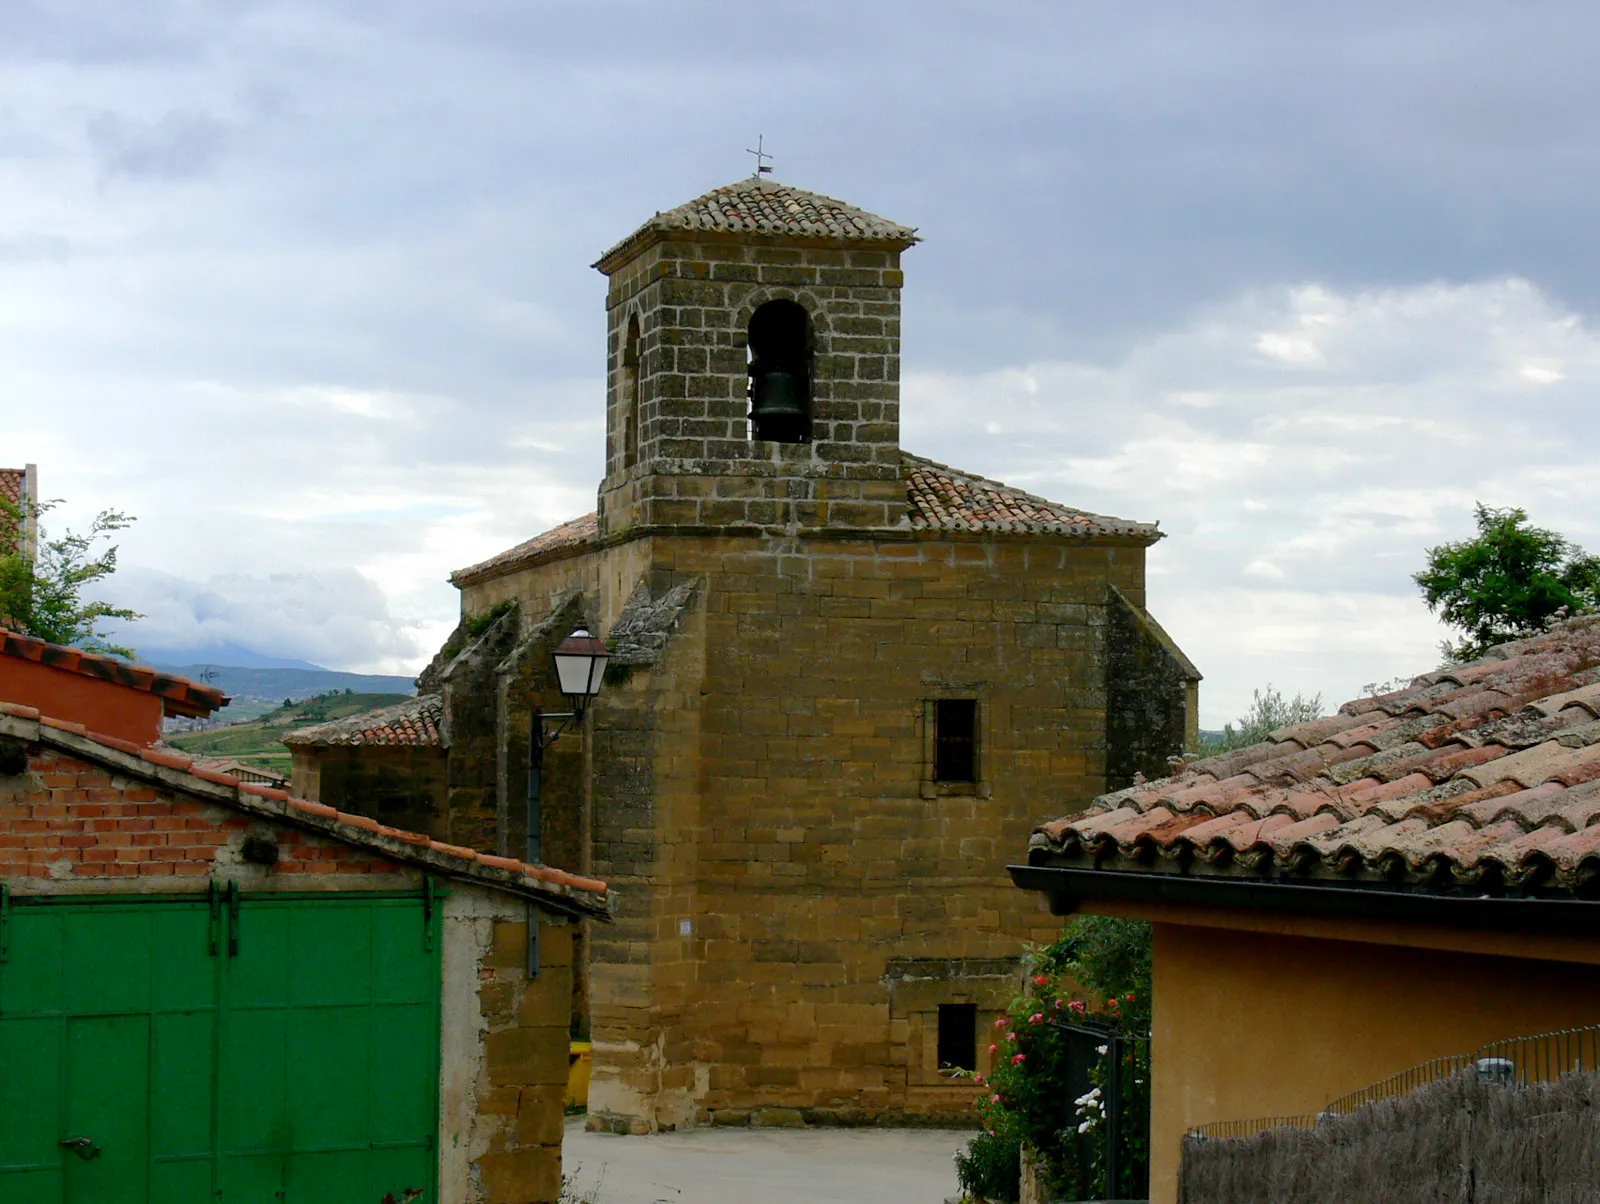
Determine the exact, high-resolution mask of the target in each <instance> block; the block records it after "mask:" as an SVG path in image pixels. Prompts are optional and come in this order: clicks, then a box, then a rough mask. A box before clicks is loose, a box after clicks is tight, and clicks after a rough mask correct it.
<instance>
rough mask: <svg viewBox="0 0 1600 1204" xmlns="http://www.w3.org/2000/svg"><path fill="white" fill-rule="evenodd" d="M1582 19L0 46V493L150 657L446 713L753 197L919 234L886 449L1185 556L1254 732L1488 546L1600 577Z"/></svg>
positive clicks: (1370, 14)
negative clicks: (898, 443) (728, 201)
mask: <svg viewBox="0 0 1600 1204" xmlns="http://www.w3.org/2000/svg"><path fill="white" fill-rule="evenodd" d="M1597 48H1600V10H1597V9H1595V8H1594V6H1593V5H1592V4H1585V3H1581V2H1577V0H1573V2H1570V3H1554V4H1551V3H1537V2H1532V0H1518V2H1517V3H1515V4H1509V3H1504V2H1503V0H1502V2H1498V3H1494V4H1474V3H1467V2H1463V0H1454V2H1451V3H1440V4H1422V3H1404V2H1401V3H1395V2H1393V0H1386V2H1383V3H1377V2H1373V3H1365V2H1361V0H1346V2H1344V3H1340V4H1336V5H1329V4H1310V3H1271V4H1268V3H1260V4H1243V3H1241V4H1227V5H1222V4H1201V3H1195V2H1194V0H1185V2H1182V3H1180V2H1178V0H1168V2H1164V3H1127V2H1124V3H1121V4H1116V5H1108V4H1105V3H1103V2H1095V3H1076V2H1065V0H1044V2H1040V3H1026V2H1021V0H1008V2H1006V3H1003V4H995V3H952V2H944V0H921V2H920V3H888V2H880V3H875V4H860V3H831V2H829V0H806V2H805V3H803V4H795V3H780V2H773V0H768V2H767V3H764V4H760V5H744V6H736V5H730V4H713V3H686V2H673V0H653V2H651V3H642V2H641V3H634V2H617V0H571V2H556V0H503V2H497V3H487V2H474V0H450V2H445V0H436V2H432V3H422V2H417V0H370V2H368V0H350V2H337V0H327V2H322V3H304V4H291V3H275V2H271V0H263V2H259V3H257V2H252V0H238V2H234V3H210V4H208V3H200V2H195V0H189V2H182V3H159V2H156V0H118V2H117V3H115V4H107V3H104V2H103V0H41V2H39V3H24V2H19V0H0V407H3V412H0V418H3V422H0V462H5V463H21V462H23V461H25V460H31V461H36V462H37V463H38V464H39V466H40V473H41V478H42V484H43V487H44V492H45V494H46V495H47V496H54V497H62V498H65V499H67V505H65V506H64V507H63V508H62V509H61V510H60V511H59V512H58V513H57V514H56V515H54V516H52V518H53V519H55V520H56V524H57V525H60V523H61V522H62V521H65V522H66V523H68V524H81V523H82V522H83V521H84V520H85V519H86V518H87V517H88V516H89V515H90V514H91V513H92V512H93V511H95V510H96V509H99V508H101V507H105V506H116V507H120V508H122V509H124V510H127V511H130V512H132V513H133V514H135V515H137V516H138V520H139V521H138V523H137V524H136V525H135V526H134V527H133V529H132V530H131V531H129V532H127V533H125V535H124V537H123V539H122V547H123V552H122V563H123V568H122V570H121V571H120V572H119V573H118V575H117V577H116V578H115V579H114V580H115V585H114V587H113V588H112V590H111V593H112V596H113V599H114V600H115V601H118V602H123V603H125V604H131V605H134V606H136V607H137V608H139V609H140V610H143V611H145V612H147V613H148V615H149V618H148V619H147V620H146V621H144V622H143V623H141V624H139V625H137V626H136V627H134V628H133V629H132V630H131V631H130V632H128V633H127V635H128V637H129V638H130V639H131V640H132V641H133V642H135V643H136V644H139V643H142V644H144V645H146V646H150V647H162V646H167V647H170V646H174V645H180V644H181V645H195V644H204V643H206V642H209V641H230V642H236V643H240V644H244V645H247V646H250V647H253V648H255V649H257V650H258V651H261V652H265V653H271V654H276V655H280V656H289V657H302V658H305V659H307V660H311V661H315V662H317V663H320V664H323V665H327V666H330V667H336V668H347V669H359V670H368V671H382V672H405V671H410V670H413V669H415V668H418V667H420V665H421V664H422V663H424V662H425V661H426V659H427V657H428V656H429V655H430V654H431V652H432V651H433V649H434V648H435V647H436V646H437V644H438V643H439V641H440V640H441V639H442V637H443V636H444V635H445V634H446V633H447V632H448V630H449V628H450V627H451V626H452V625H453V622H454V616H455V611H456V606H457V598H456V594H455V591H454V590H453V589H452V588H451V587H450V586H449V585H448V583H447V582H446V580H445V578H446V575H447V574H448V573H449V571H450V570H451V569H453V568H457V567H460V566H462V565H464V564H468V563H470V562H472V561H474V560H477V559H480V558H482V557H484V556H486V555H489V554H491V553H493V552H495V551H498V550H500V549H501V548H504V547H506V546H509V545H510V544H512V543H515V542H517V541H519V540H522V539H525V538H527V537H528V536H530V535H532V534H534V533H536V532H537V531H539V530H541V529H543V528H544V527H546V526H549V525H551V524H553V523H556V522H560V521H563V520H565V519H568V518H571V517H574V516H575V515H577V514H580V513H582V512H584V511H586V510H589V509H591V508H592V507H593V501H594V487H595V484H596V482H597V480H598V477H599V474H600V471H601V453H602V447H601V444H602V440H603V433H604V428H603V414H602V397H601V389H602V380H603V369H604V327H603V296H604V290H603V280H602V278H601V277H600V276H599V275H598V274H597V273H595V272H594V271H592V270H591V269H590V267H589V264H590V263H592V262H593V260H594V259H595V257H596V256H597V255H598V253H599V252H600V251H602V250H604V249H605V248H606V247H607V246H609V245H610V244H611V243H612V242H614V241H615V240H617V239H618V238H620V237H621V236H622V235H624V234H626V233H627V232H628V231H630V230H631V229H632V228H633V227H634V226H636V225H637V224H638V223H639V222H640V221H642V220H643V219H645V218H647V217H648V216H650V214H651V213H653V212H655V211H656V210H658V209H665V208H669V207H671V206H673V205H676V204H679V203H681V202H683V201H685V200H688V199H689V198H690V197H693V196H695V195H697V194H698V193H701V192H704V191H706V190H707V189H709V188H712V187H715V186H717V185H720V184H724V183H727V182H729V181H731V180H732V179H734V178H736V177H739V176H741V175H745V174H748V172H749V170H750V168H749V160H748V157H747V156H746V155H745V154H744V153H743V152H744V148H745V147H747V146H751V145H753V144H754V141H755V138H756V136H757V135H758V134H764V135H765V137H766V140H767V145H768V147H769V148H770V149H772V150H773V151H774V152H775V153H776V155H777V178H779V179H780V180H783V181H785V182H788V183H793V184H796V185H799V186H801V187H805V188H811V189H814V190H816V191H819V192H824V193H828V194H831V195H833V196H837V197H841V198H843V199H846V200H849V201H851V202H854V203H856V204H859V205H862V206H863V207H865V208H868V209H871V210H874V211H876V212H879V213H882V214H884V215H886V216H888V217H891V218H894V219H896V220H899V221H903V222H906V223H908V224H912V225H915V226H918V227H919V228H920V230H921V232H922V235H923V236H924V238H925V239H926V241H925V242H924V243H923V244H922V245H920V246H918V247H916V248H915V249H913V250H912V251H910V252H908V253H907V255H906V257H905V259H906V262H905V267H906V273H907V281H906V291H905V332H904V361H903V367H904V373H905V380H904V407H903V423H904V438H903V442H904V443H905V445H906V446H907V447H908V448H909V449H910V450H912V451H916V452H918V453H921V454H924V455H929V456H932V457H934V458H935V459H940V460H944V461H947V462H954V463H957V464H959V465H960V466H962V467H965V468H969V469H971V470H973V471H976V472H980V473H983V474H985V475H988V476H992V477H997V478H999V479H1001V480H1005V481H1009V482H1011V483H1013V484H1017V485H1020V486H1023V487H1025V488H1028V489H1030V490H1032V491H1035V492H1039V493H1043V494H1046V495H1047V496H1049V497H1052V498H1055V499H1057V500H1060V501H1063V502H1066V503H1068V504H1071V505H1077V506H1082V507H1085V508H1088V509H1094V510H1099V511H1103V512H1109V513H1113V514H1118V515H1122V516H1125V517H1129V518H1137V519H1145V520H1151V519H1158V520H1160V522H1161V524H1162V527H1163V529H1164V530H1166V531H1167V532H1168V538H1167V539H1166V540H1164V541H1163V542H1162V543H1161V544H1159V545H1158V546H1157V547H1156V548H1154V549H1153V550H1152V552H1151V556H1150V572H1151V590H1150V605H1151V608H1152V610H1153V611H1154V613H1155V614H1156V615H1157V616H1158V617H1159V618H1160V619H1161V620H1162V622H1163V623H1164V624H1165V625H1166V626H1167V627H1168V629H1169V630H1170V631H1171V632H1172V633H1173V635H1174V636H1175V637H1176V638H1177V639H1178V640H1179V641H1180V642H1181V643H1182V644H1183V646H1184V647H1185V648H1186V649H1187V650H1188V651H1189V652H1190V654H1191V655H1192V656H1193V658H1194V660H1195V661H1196V662H1197V663H1198V665H1199V666H1200V668H1201V670H1202V671H1203V672H1204V673H1205V674H1206V682H1205V684H1204V686H1203V687H1202V693H1201V698H1202V720H1203V722H1205V723H1206V724H1207V725H1220V724H1221V722H1222V721H1223V720H1224V719H1229V718H1233V717H1235V716H1237V715H1238V714H1239V713H1240V712H1241V711H1242V710H1243V709H1244V708H1245V707H1246V706H1247V705H1248V703H1249V700H1250V692H1251V689H1252V687H1254V686H1258V685H1261V684H1264V683H1266V682H1268V681H1271V682H1274V683H1276V684H1277V685H1279V686H1280V687H1282V688H1284V689H1285V690H1287V691H1288V692H1290V693H1293V692H1295V691H1305V692H1307V693H1314V692H1321V693H1322V695H1323V699H1324V702H1325V703H1327V704H1328V705H1329V706H1330V707H1331V706H1333V705H1337V703H1338V702H1340V701H1343V700H1344V699H1346V698H1349V697H1351V696H1353V695H1355V694H1356V693H1358V692H1359V690H1360V687H1361V686H1362V685H1363V684H1364V683H1365V682H1368V681H1373V680H1377V679H1382V678H1390V677H1394V676H1397V675H1407V676H1409V675H1410V674H1412V673H1416V672H1421V671H1424V670H1426V669H1429V668H1431V667H1433V665H1434V664H1435V663H1436V660H1437V652H1436V644H1437V641H1438V639H1439V638H1440V636H1441V635H1442V634H1444V633H1443V632H1442V631H1441V630H1440V629H1439V628H1438V627H1437V626H1436V625H1435V624H1434V623H1433V621H1432V620H1431V619H1430V617H1429V616H1428V614H1427V612H1426V610H1425V609H1424V607H1423V606H1422V604H1421V602H1420V601H1419V600H1418V598H1417V596H1416V591H1415V588H1414V586H1412V584H1411V582H1410V574H1411V573H1412V572H1414V571H1415V570H1416V568H1417V567H1418V566H1419V565H1420V563H1421V559H1422V555H1423V549H1424V548H1425V547H1427V546H1428V545H1430V544H1434V543H1437V542H1439V541H1441V540H1445V539H1454V538H1460V537H1461V536H1463V535H1465V534H1467V533H1468V531H1469V530H1470V527H1471V508H1472V503H1473V501H1474V500H1475V499H1481V500H1483V501H1485V502H1488V503H1491V504H1496V505H1513V504H1514V505H1521V506H1524V507H1526V508H1527V509H1528V510H1529V511H1530V512H1531V513H1532V515H1533V517H1534V519H1535V520H1536V521H1538V522H1540V523H1541V524H1543V525H1547V526H1553V527H1556V528H1558V529H1560V530H1562V531H1564V532H1566V533H1567V534H1569V535H1570V536H1571V537H1572V538H1574V539H1576V540H1577V541H1578V542H1580V543H1584V544H1587V545H1588V546H1590V547H1591V548H1596V549H1600V513H1597V508H1596V501H1597V497H1600V473H1597V471H1596V469H1597V466H1600V450H1597V449H1600V438H1597V437H1596V436H1597V434H1600V431H1597V426H1600V424H1597V421H1596V417H1595V406H1594V403H1593V400H1592V398H1593V397H1594V393H1595V388H1596V385H1597V384H1600V328H1597V326H1596V322H1595V313H1596V310H1597V308H1600V273H1597V272H1596V264H1595V258H1596V246H1597V241H1600V235H1597V232H1596V225H1595V221H1594V198H1595V197H1596V196H1597V195H1600V136H1597V135H1600V130H1597V128H1596V127H1597V125H1600V70H1597V62H1596V57H1597Z"/></svg>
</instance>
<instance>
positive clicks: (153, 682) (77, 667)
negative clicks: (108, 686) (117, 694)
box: [0, 628, 228, 717]
mask: <svg viewBox="0 0 1600 1204" xmlns="http://www.w3.org/2000/svg"><path fill="white" fill-rule="evenodd" d="M0 655H3V656H14V657H17V658H18V659H19V660H26V661H33V662H34V663H35V664H41V665H49V666H50V667H51V668H55V669H62V670H65V671H66V672H69V673H81V674H83V675H84V676H85V677H95V678H99V679H100V680H101V681H112V682H116V683H117V684H118V685H122V686H127V687H129V688H131V689H134V690H143V691H146V692H148V693H151V694H155V695H157V696H159V697H160V699H161V705H162V709H163V710H164V711H165V712H166V713H167V714H168V715H187V716H190V717H201V716H205V715H209V714H211V712H212V711H215V710H217V709H218V708H219V707H223V706H226V705H227V703H228V699H227V697H226V696H225V695H224V694H223V693H222V691H221V690H214V689H212V688H211V687H210V686H203V685H201V684H200V683H199V682H197V681H190V680H189V679H188V678H187V677H177V676H174V675H172V674H170V673H162V672H160V671H159V670H157V669H151V668H148V667H147V666H144V665H130V664H129V663H128V662H126V661H121V660H117V659H116V658H115V657H110V656H101V655H100V654H99V653H97V652H85V651H84V650H83V649H81V648H69V647H67V646H66V645H65V644H50V643H46V642H45V641H44V640H36V639H34V638H33V637H32V636H26V635H18V634H17V633H16V632H14V631H6V630H4V629H3V628H0Z"/></svg>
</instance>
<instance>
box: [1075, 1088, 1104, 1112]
mask: <svg viewBox="0 0 1600 1204" xmlns="http://www.w3.org/2000/svg"><path fill="white" fill-rule="evenodd" d="M1072 1102H1073V1103H1075V1104H1077V1105H1078V1107H1080V1108H1098V1107H1099V1106H1100V1088H1098V1087H1091V1088H1089V1094H1087V1095H1080V1096H1079V1097H1078V1098H1077V1099H1075V1100H1073V1101H1072Z"/></svg>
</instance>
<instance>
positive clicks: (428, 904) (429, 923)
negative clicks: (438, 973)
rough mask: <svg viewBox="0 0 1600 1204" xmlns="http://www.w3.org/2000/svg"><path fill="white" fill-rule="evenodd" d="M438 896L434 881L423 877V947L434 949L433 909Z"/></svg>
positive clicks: (425, 876)
mask: <svg viewBox="0 0 1600 1204" xmlns="http://www.w3.org/2000/svg"><path fill="white" fill-rule="evenodd" d="M435 898H436V896H435V895H434V893H433V879H432V878H430V877H428V876H427V875H426V874H424V875H423V876H422V947H423V948H424V949H427V950H430V951H431V950H432V949H433V907H434V902H435Z"/></svg>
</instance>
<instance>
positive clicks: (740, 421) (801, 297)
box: [600, 234, 906, 535]
mask: <svg viewBox="0 0 1600 1204" xmlns="http://www.w3.org/2000/svg"><path fill="white" fill-rule="evenodd" d="M903 282H904V277H903V273H902V272H901V270H900V254H899V251H898V250H892V249H885V248H879V247H873V246H867V247H863V248H860V249H848V250H846V249H839V248H837V247H827V246H815V247H812V246H805V245H801V244H799V243H797V242H793V241H791V242H788V243H786V244H785V245H781V246H780V245H774V244H771V243H766V242H759V241H758V242H750V241H740V240H736V239H732V238H723V239H718V238H716V237H714V236H713V235H710V234H704V235H702V237H701V238H699V239H697V240H695V241H667V242H661V243H656V244H654V245H652V246H650V247H648V248H646V249H645V250H644V251H642V252H641V253H640V254H639V255H637V256H636V257H634V258H633V259H632V260H631V261H630V262H628V263H627V264H626V265H624V266H623V267H621V268H619V269H618V270H616V271H615V272H614V273H613V274H612V276H611V278H610V286H609V291H608V293H607V298H606V306H607V321H608V342H607V346H608V364H607V405H606V430H607V436H606V449H607V453H606V476H605V480H604V482H603V483H602V485H601V488H600V529H601V532H602V534H603V535H612V534H618V533H621V532H623V531H625V530H627V529H629V528H630V527H634V526H641V525H642V526H661V525H673V526H728V525H734V526H743V525H749V526H756V527H768V528H779V529H782V528H785V527H793V526H802V527H892V526H894V525H895V524H896V523H897V522H899V520H900V519H901V517H902V516H903V515H904V513H905V508H906V497H905V490H904V488H903V486H902V485H901V482H900V450H899V440H900V384H899V382H900V289H901V285H902V284H903ZM774 300H787V301H793V302H796V303H798V304H799V305H801V306H802V307H803V308H804V309H805V310H806V313H807V315H808V316H809V318H810V322H811V339H812V346H813V357H814V366H815V370H814V372H813V417H812V440H811V442H809V443H800V444H791V443H771V442H752V441H751V439H750V433H749V423H748V421H747V420H746V415H747V413H748V410H749V403H748V400H747V397H746V387H747V382H748V376H747V372H746V367H747V363H748V354H747V351H746V346H747V341H748V329H749V324H750V318H751V315H752V314H753V313H754V312H755V310H756V309H757V307H758V306H760V305H762V304H764V303H765V302H768V301H774ZM634 328H637V330H638V332H639V351H638V359H637V365H636V366H635V365H634V364H633V363H632V362H631V361H632V357H631V353H630V350H629V333H630V330H632V329H634ZM630 424H633V425H635V426H636V433H635V434H634V435H632V436H630V435H629V433H628V428H629V426H630ZM635 449H636V452H635ZM630 459H631V462H630Z"/></svg>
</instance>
